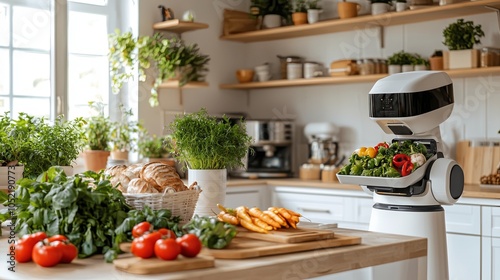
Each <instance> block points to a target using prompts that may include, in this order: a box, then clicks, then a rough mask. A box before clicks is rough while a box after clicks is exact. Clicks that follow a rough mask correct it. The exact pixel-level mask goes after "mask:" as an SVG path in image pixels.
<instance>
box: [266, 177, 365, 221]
mask: <svg viewBox="0 0 500 280" xmlns="http://www.w3.org/2000/svg"><path fill="white" fill-rule="evenodd" d="M271 197H272V200H271V204H272V205H276V206H279V207H285V208H289V209H292V210H294V211H297V212H299V213H301V214H302V215H303V217H304V219H306V220H310V221H311V222H316V223H337V224H338V226H339V227H345V228H354V229H364V230H367V229H368V224H369V222H370V214H371V208H372V205H373V201H372V197H371V196H369V195H368V194H365V193H363V192H359V191H348V190H333V189H319V188H298V187H281V186H278V187H274V188H272V194H271Z"/></svg>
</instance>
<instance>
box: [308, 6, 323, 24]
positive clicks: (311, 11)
mask: <svg viewBox="0 0 500 280" xmlns="http://www.w3.org/2000/svg"><path fill="white" fill-rule="evenodd" d="M318 2H319V0H308V1H307V22H308V23H309V24H311V23H316V22H318V21H319V14H320V13H321V11H322V10H321V6H320V5H319V3H318Z"/></svg>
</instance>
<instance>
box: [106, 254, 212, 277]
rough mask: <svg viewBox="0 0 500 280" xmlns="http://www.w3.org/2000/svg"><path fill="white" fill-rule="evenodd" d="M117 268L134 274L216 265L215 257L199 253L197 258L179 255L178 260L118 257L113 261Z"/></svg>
mask: <svg viewBox="0 0 500 280" xmlns="http://www.w3.org/2000/svg"><path fill="white" fill-rule="evenodd" d="M113 264H114V266H115V268H116V269H118V270H121V271H125V272H128V273H133V274H155V273H165V272H174V271H183V270H191V269H198V268H207V267H214V266H215V261H214V258H213V257H211V256H207V255H198V256H196V257H195V258H184V257H182V256H180V255H179V256H178V257H177V259H176V260H173V261H165V260H161V259H158V258H150V259H141V258H137V257H131V258H123V259H116V260H114V261H113Z"/></svg>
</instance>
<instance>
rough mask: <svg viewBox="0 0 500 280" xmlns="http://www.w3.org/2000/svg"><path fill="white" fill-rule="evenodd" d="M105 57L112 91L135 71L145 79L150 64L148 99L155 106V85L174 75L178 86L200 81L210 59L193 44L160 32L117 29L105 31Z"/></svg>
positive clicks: (117, 89)
mask: <svg viewBox="0 0 500 280" xmlns="http://www.w3.org/2000/svg"><path fill="white" fill-rule="evenodd" d="M109 42H110V46H109V60H110V65H111V69H110V73H111V83H112V89H113V92H115V93H117V92H119V91H120V89H121V87H122V86H123V83H124V82H126V81H128V80H130V79H131V78H133V77H134V75H135V73H136V72H138V76H139V81H141V82H145V81H146V70H147V69H149V68H150V67H151V65H153V66H154V68H155V69H156V72H157V73H156V78H155V79H154V82H153V85H152V88H151V97H150V99H149V103H150V105H151V106H152V107H155V106H158V87H159V86H160V85H161V83H162V82H163V81H165V80H167V79H172V78H176V79H178V80H179V86H180V87H183V86H184V85H186V84H187V83H188V82H193V81H203V80H204V78H205V74H206V72H207V71H208V68H207V64H208V62H209V61H210V58H209V56H208V55H204V54H201V53H200V49H199V47H198V45H197V44H192V45H187V44H185V42H184V41H183V40H181V39H179V38H170V39H167V38H165V37H164V36H163V35H162V34H160V33H155V34H154V35H153V36H139V37H137V38H135V37H134V36H133V35H132V33H131V32H126V33H121V32H120V31H119V30H117V31H115V33H113V34H110V35H109Z"/></svg>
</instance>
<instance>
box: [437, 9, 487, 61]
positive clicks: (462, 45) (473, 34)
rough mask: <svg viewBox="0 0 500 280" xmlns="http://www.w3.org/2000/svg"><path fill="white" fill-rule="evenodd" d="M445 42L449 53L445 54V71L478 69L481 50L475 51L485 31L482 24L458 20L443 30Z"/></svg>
mask: <svg viewBox="0 0 500 280" xmlns="http://www.w3.org/2000/svg"><path fill="white" fill-rule="evenodd" d="M443 36H444V42H443V44H444V45H445V46H447V47H448V49H449V51H448V52H444V55H443V61H444V68H445V69H458V68H476V67H478V66H479V50H477V49H473V47H474V45H475V44H480V43H481V37H484V31H483V30H482V27H481V25H480V24H478V25H474V22H473V21H464V19H462V18H461V19H458V20H457V21H456V22H454V23H451V24H450V25H448V26H447V27H446V28H445V29H444V30H443Z"/></svg>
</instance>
